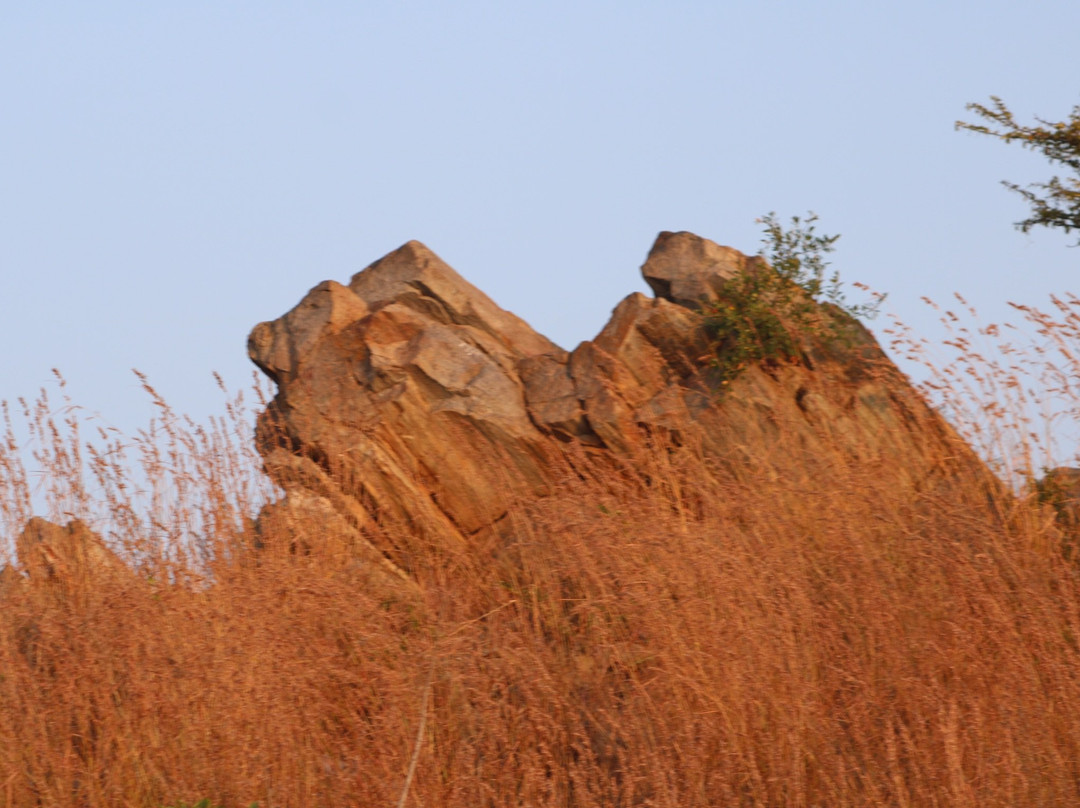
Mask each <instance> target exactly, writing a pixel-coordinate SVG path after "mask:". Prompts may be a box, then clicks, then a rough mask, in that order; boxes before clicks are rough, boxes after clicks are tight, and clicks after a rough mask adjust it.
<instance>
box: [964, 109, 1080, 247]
mask: <svg viewBox="0 0 1080 808" xmlns="http://www.w3.org/2000/svg"><path fill="white" fill-rule="evenodd" d="M967 109H968V110H970V111H971V112H974V113H975V114H976V115H977V116H978V117H979V118H981V119H982V121H983V123H968V122H965V121H957V122H956V128H957V129H966V130H967V131H969V132H978V133H979V134H982V135H990V136H991V137H996V138H999V139H1001V140H1003V141H1005V142H1006V143H1019V144H1020V145H1021V146H1023V147H1024V148H1026V149H1031V150H1032V151H1035V152H1039V153H1041V154H1042V155H1043V156H1044V157H1046V158H1047V159H1048V160H1049V161H1050V162H1051V164H1053V165H1057V166H1062V167H1064V168H1066V169H1068V171H1069V174H1071V176H1070V175H1069V174H1066V175H1065V176H1063V177H1059V176H1054V177H1051V178H1050V180H1049V181H1048V182H1036V183H1031V184H1030V185H1028V186H1027V187H1021V186H1020V185H1018V184H1016V183H1013V182H1009V181H1007V180H1002V185H1004V186H1005V187H1006V188H1008V189H1009V190H1011V191H1015V192H1016V193H1018V194H1020V195H1021V196H1022V197H1024V199H1025V200H1027V202H1028V203H1029V204H1030V205H1031V215H1030V216H1028V218H1026V219H1024V220H1023V221H1020V222H1017V223H1016V226H1017V228H1018V229H1020V230H1021V231H1022V232H1024V233H1027V232H1028V231H1029V230H1031V229H1032V228H1033V227H1050V228H1060V229H1061V230H1064V231H1065V233H1071V232H1072V231H1073V230H1080V106H1075V107H1073V110H1072V113H1071V114H1070V115H1069V117H1068V119H1066V120H1064V121H1046V120H1043V119H1042V118H1036V119H1035V120H1036V121H1037V122H1038V123H1039V124H1040V125H1038V126H1023V125H1021V124H1019V123H1017V121H1016V118H1015V116H1014V115H1013V113H1012V111H1011V110H1010V109H1009V108H1008V107H1007V106H1006V105H1005V102H1003V101H1002V100H1001V99H1000V98H998V97H997V96H991V97H990V104H989V106H985V105H983V104H968V105H967ZM1077 244H1080V239H1078V240H1077Z"/></svg>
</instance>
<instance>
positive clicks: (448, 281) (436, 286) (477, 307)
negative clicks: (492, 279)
mask: <svg viewBox="0 0 1080 808" xmlns="http://www.w3.org/2000/svg"><path fill="white" fill-rule="evenodd" d="M349 288H350V289H352V291H353V292H354V293H355V294H356V295H358V296H359V297H360V298H361V299H362V300H363V301H364V302H365V303H367V305H368V306H370V307H371V309H373V310H374V309H379V308H382V307H384V306H387V305H389V304H391V303H400V304H402V305H405V306H407V307H408V308H411V309H413V310H415V311H418V312H420V313H421V314H424V315H426V316H428V317H430V318H432V319H433V320H435V321H437V322H440V323H442V324H444V325H460V326H471V327H473V328H477V329H479V330H481V331H484V332H486V333H488V334H490V335H491V336H493V337H496V338H497V339H498V340H499V341H500V342H502V343H503V344H504V345H505V346H506V347H508V348H510V349H511V350H512V351H513V352H514V353H516V354H518V355H520V356H532V355H533V354H537V353H546V352H547V351H551V350H557V346H556V345H555V344H554V343H552V342H551V341H550V340H548V339H547V338H545V337H543V336H541V335H540V334H537V333H536V332H535V331H533V329H532V328H531V327H530V326H529V325H528V323H526V322H525V321H524V320H522V319H521V318H519V317H517V316H515V315H513V314H511V313H510V312H508V311H504V310H503V309H501V308H499V307H498V306H497V305H495V303H494V302H493V301H492V300H491V298H489V297H488V296H487V295H485V294H484V293H483V292H481V291H480V290H479V289H477V288H476V287H475V286H473V285H472V284H471V283H469V282H468V281H467V280H465V279H464V278H463V277H461V276H460V275H459V274H458V273H457V272H455V271H454V270H453V269H451V268H450V266H449V265H448V264H446V263H445V262H444V261H443V260H442V259H441V258H439V256H437V255H436V254H435V253H433V252H432V251H431V250H429V249H428V248H427V247H425V246H424V245H423V244H421V243H420V242H419V241H410V242H408V243H407V244H405V245H404V246H402V247H399V248H398V249H396V250H394V251H393V252H392V253H390V254H389V255H386V256H384V257H382V258H380V259H379V260H378V261H376V262H375V263H374V264H372V265H371V266H369V267H367V268H366V269H364V270H361V271H360V272H358V273H356V274H355V275H354V276H353V278H352V281H350V282H349Z"/></svg>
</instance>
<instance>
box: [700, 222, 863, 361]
mask: <svg viewBox="0 0 1080 808" xmlns="http://www.w3.org/2000/svg"><path fill="white" fill-rule="evenodd" d="M817 218H818V217H817V216H816V215H815V214H814V213H810V214H808V215H807V217H806V218H805V219H800V218H799V217H798V216H793V217H792V219H791V228H790V229H785V228H784V227H783V226H782V225H781V224H780V222H779V221H777V219H776V214H775V213H769V214H767V215H766V216H763V217H762V218H760V219H758V222H759V223H761V224H763V225H764V234H765V235H764V237H763V238H762V243H763V245H764V246H763V248H762V250H761V255H762V257H764V258H765V259H766V260H767V261H768V263H769V265H770V266H771V267H772V271H771V272H770V271H769V270H768V269H765V268H759V269H757V270H755V271H748V272H744V273H742V274H741V275H739V276H738V277H737V278H734V279H732V280H731V281H730V282H729V283H728V284H727V285H725V287H724V289H723V292H722V293H721V298H720V300H718V301H717V302H716V303H715V304H714V305H713V307H712V308H711V309H710V310H709V311H708V316H707V321H706V325H707V328H708V331H709V335H710V337H712V339H713V340H714V341H715V348H716V365H717V367H718V369H719V370H720V372H721V375H722V376H723V377H725V378H730V377H731V376H733V375H735V374H736V373H738V372H739V371H740V370H742V369H743V368H744V367H746V366H747V365H749V364H751V363H754V362H773V363H775V362H779V361H783V360H791V359H796V358H798V356H799V354H800V347H799V346H800V342H801V340H802V339H803V338H806V337H816V338H819V339H822V338H824V339H830V340H835V339H844V338H845V335H846V333H847V329H846V328H845V326H848V325H850V320H851V319H852V318H855V319H857V318H860V317H865V318H872V317H874V316H875V315H876V314H877V310H878V307H879V306H880V304H881V302H882V300H883V299H884V295H877V296H875V298H874V300H873V302H872V303H868V304H850V303H848V302H847V301H846V299H845V297H844V294H843V292H842V291H841V288H840V276H839V274H838V273H836V272H833V273H832V274H826V270H827V267H828V262H827V261H826V260H825V256H826V255H827V254H828V253H831V252H832V251H833V249H834V246H833V245H834V244H835V243H836V241H837V240H838V239H839V238H840V236H838V235H837V236H822V235H818V234H817V233H816V232H815V229H814V223H815V222H816V221H817ZM820 304H826V306H825V307H824V308H823V307H822V305H820Z"/></svg>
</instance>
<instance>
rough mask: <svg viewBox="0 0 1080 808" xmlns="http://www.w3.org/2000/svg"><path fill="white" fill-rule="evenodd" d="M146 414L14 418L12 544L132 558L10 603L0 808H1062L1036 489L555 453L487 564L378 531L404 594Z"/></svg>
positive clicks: (234, 433) (36, 412)
mask: <svg viewBox="0 0 1080 808" xmlns="http://www.w3.org/2000/svg"><path fill="white" fill-rule="evenodd" d="M970 353H971V352H969V353H968V358H969V360H970V361H972V362H974V361H976V360H972V359H971V356H970ZM988 372H992V369H991V371H988ZM946 376H947V374H946ZM941 383H944V384H947V383H948V380H947V378H946V379H945V380H944V381H943V382H941ZM960 400H961V398H959V397H958V398H957V399H956V401H960ZM161 407H162V417H161V419H160V420H159V422H158V424H157V425H156V426H155V427H154V428H153V429H152V430H148V431H147V432H146V433H144V434H142V435H140V436H136V437H135V438H133V439H126V438H123V437H114V436H111V435H109V434H104V435H101V436H99V437H100V439H99V440H97V441H96V443H95V445H97V446H98V447H99V448H98V449H97V450H96V451H93V452H92V451H89V450H88V449H87V448H86V439H87V437H88V436H87V435H86V434H85V433H86V431H87V428H88V426H87V424H85V423H82V422H80V421H79V419H78V413H77V411H73V410H71V409H70V408H66V407H61V408H56V407H55V406H54V405H52V404H50V403H49V402H47V401H41V402H39V403H38V405H37V406H36V407H35V406H33V405H31V406H30V407H28V408H27V411H28V416H29V419H30V422H31V424H32V425H33V431H34V436H35V439H36V446H37V447H38V450H39V457H38V460H37V461H35V462H38V463H40V465H41V466H42V467H43V468H44V469H45V477H44V478H38V477H36V476H33V475H28V474H27V472H26V471H25V470H24V468H23V466H22V465H21V464H20V457H21V455H20V454H19V452H18V447H17V446H16V445H15V444H14V440H13V439H10V438H9V441H8V442H7V444H6V445H5V446H4V447H3V448H2V449H0V518H2V527H3V531H4V536H5V537H10V538H13V537H14V536H16V535H17V534H18V533H19V531H20V530H21V529H22V526H23V524H24V523H25V520H26V519H27V518H28V517H29V516H30V515H31V513H30V512H31V510H32V508H31V503H32V502H33V503H35V504H37V505H38V506H39V507H38V509H39V510H40V509H41V508H42V507H44V508H45V509H46V510H48V511H50V513H48V514H46V515H49V516H50V517H51V518H53V519H54V520H56V521H60V522H63V521H66V520H67V519H70V518H72V517H79V518H83V519H85V520H87V521H88V522H89V523H91V524H92V525H93V526H94V527H95V528H97V529H99V530H101V531H102V533H103V535H104V536H105V538H106V540H107V542H108V543H109V544H110V546H111V547H113V548H114V549H115V550H116V551H117V552H118V553H119V554H120V555H121V556H122V557H123V558H124V560H125V562H126V564H127V567H125V568H124V569H121V570H113V571H111V572H110V573H109V574H108V575H104V574H97V575H91V574H88V573H80V572H79V571H78V570H72V569H63V568H60V567H56V568H53V575H52V578H51V579H50V580H49V581H47V582H45V583H39V584H37V585H28V584H27V583H25V582H22V583H19V582H11V583H9V585H8V587H7V593H6V595H4V599H3V602H2V605H0V739H2V742H0V805H2V806H31V805H43V806H69V805H70V806H160V805H166V804H176V803H178V802H180V801H186V802H194V801H196V800H198V799H202V798H208V799H210V800H212V801H214V802H215V803H219V804H222V805H225V806H229V807H230V808H231V807H232V806H246V805H248V804H249V803H251V802H253V801H258V802H259V804H260V805H262V806H317V805H323V806H341V805H365V806H366V805H372V806H374V805H385V806H392V805H409V806H484V805H490V806H512V805H522V806H525V805H535V806H541V805H544V806H546V805H565V806H570V805H573V806H630V805H653V806H672V807H673V808H674V807H675V806H678V808H686V807H687V806H718V805H733V806H830V807H832V806H867V805H882V806H920V807H921V806H945V805H948V806H962V805H970V806H980V808H982V807H983V806H1010V807H1011V806H1022V805H1039V806H1055V805H1061V806H1066V805H1076V804H1078V803H1080V645H1078V638H1080V578H1078V575H1077V567H1076V565H1075V563H1074V562H1073V561H1070V560H1069V558H1068V553H1067V552H1065V551H1063V548H1067V547H1068V546H1069V537H1068V535H1067V534H1066V532H1065V531H1066V530H1067V528H1065V527H1062V526H1061V525H1060V524H1058V520H1056V519H1055V512H1054V510H1053V508H1052V506H1051V505H1048V504H1045V503H1040V502H1039V501H1038V498H1037V497H1035V496H1034V495H1026V494H1024V493H1023V492H1022V493H1021V494H1020V495H1013V494H1010V493H1007V492H1005V490H1004V489H1002V491H1001V492H999V493H997V494H994V495H993V501H991V502H988V501H987V496H988V495H987V492H986V489H985V486H984V485H983V484H982V483H981V482H979V481H978V480H972V481H971V483H970V485H968V486H966V487H961V488H960V490H959V492H957V491H953V492H951V494H950V496H949V497H948V498H943V497H942V495H940V494H938V493H935V491H933V490H926V491H922V492H920V493H918V494H914V495H911V494H905V495H898V494H897V493H896V492H895V491H894V490H893V489H892V488H891V487H890V486H889V484H888V478H887V476H886V475H883V474H881V472H880V469H879V468H877V467H874V466H870V465H867V464H864V463H863V462H862V461H860V460H858V459H857V458H851V457H848V456H841V455H839V454H838V455H837V456H835V457H829V458H822V463H823V467H826V468H827V469H828V473H827V474H821V475H819V476H818V477H816V478H815V479H780V478H778V477H777V475H776V474H774V473H772V472H769V471H767V470H766V469H764V468H763V469H760V470H759V469H755V468H754V467H753V466H747V467H745V468H742V469H739V470H737V471H726V472H725V471H723V470H720V469H714V470H713V473H712V474H711V475H702V474H701V468H702V461H701V458H700V457H699V455H698V453H697V452H696V450H695V447H694V442H693V440H692V438H691V436H690V433H687V434H686V435H684V436H683V443H682V445H681V446H679V447H674V446H666V445H660V444H658V445H656V446H654V447H652V448H651V449H650V450H648V451H645V452H643V453H642V454H641V455H639V456H636V457H633V458H631V459H630V460H629V461H627V462H626V463H625V464H624V465H621V466H613V465H609V466H607V467H606V468H604V469H599V468H596V467H592V466H589V465H588V464H585V463H583V462H582V459H581V458H579V457H574V456H568V458H567V467H566V474H565V478H564V480H563V483H562V485H561V487H560V490H559V492H558V494H557V496H553V497H550V498H547V499H541V500H534V501H527V502H515V501H510V500H508V502H507V507H508V515H507V517H506V519H505V520H504V523H503V529H502V531H501V532H502V538H501V539H497V538H495V537H491V538H488V539H477V541H476V542H475V544H474V546H471V547H467V548H457V549H448V548H446V547H441V546H429V545H426V544H425V543H423V542H422V541H420V540H418V539H416V538H415V535H414V534H413V533H412V532H410V531H409V530H408V529H407V528H406V527H405V526H400V525H393V524H384V525H381V526H379V527H378V528H374V527H372V528H370V530H371V531H374V532H378V531H383V532H385V533H387V534H389V535H388V536H385V537H383V538H384V539H385V540H384V541H381V542H379V543H380V544H381V545H382V546H395V547H401V548H406V549H405V551H404V552H403V556H402V558H400V559H397V560H398V561H399V564H400V565H401V566H404V567H405V568H406V569H407V571H408V573H409V574H410V576H411V579H412V581H413V582H414V583H415V586H413V585H411V584H408V585H407V584H404V583H394V582H392V581H390V580H388V579H387V578H385V577H379V576H374V575H372V574H371V573H370V571H369V570H368V569H367V568H365V567H361V566H358V565H356V564H355V563H353V562H352V561H351V559H349V558H348V557H345V556H343V555H340V554H336V553H335V552H334V551H332V550H329V549H320V548H319V547H306V548H305V547H297V546H296V544H295V543H294V542H292V541H290V537H289V536H287V535H275V534H274V533H273V532H272V531H270V532H267V530H264V531H263V532H262V533H261V534H259V535H256V532H255V527H254V524H253V522H252V521H251V519H250V517H251V516H252V515H254V514H255V513H256V512H257V510H258V507H259V506H260V505H261V504H262V503H263V502H265V501H266V499H267V498H268V497H271V496H272V495H273V492H272V491H270V490H268V488H267V484H266V483H265V482H264V481H263V480H261V479H260V477H259V475H258V472H257V467H258V461H257V458H256V457H255V456H254V454H253V450H252V449H251V448H250V445H251V441H250V438H249V437H248V434H247V431H246V426H245V425H246V423H247V415H246V413H245V411H244V409H243V406H242V403H241V402H236V403H234V404H233V405H231V406H230V408H229V412H228V413H227V415H226V416H225V417H224V418H223V419H222V420H221V421H219V422H216V423H215V424H213V425H212V426H211V427H209V428H206V429H200V428H198V427H196V426H195V425H193V424H189V423H186V422H185V421H184V420H183V419H182V418H178V417H176V416H175V415H173V414H172V413H170V412H169V411H168V409H167V407H165V405H164V402H161ZM959 408H960V405H959V404H957V405H956V406H955V407H954V410H959ZM54 413H59V414H58V415H54ZM979 417H980V418H984V417H988V416H986V412H985V410H984V411H983V412H982V413H981V414H980V415H979ZM1003 418H1004V416H1003ZM1006 420H1007V419H1006ZM999 422H1000V423H1005V421H999ZM1006 425H1007V424H1006ZM961 426H962V427H963V426H964V425H963V424H961ZM980 428H984V427H983V426H982V425H980ZM1010 428H1011V427H1010ZM1009 434H1011V435H1013V436H1014V437H1015V436H1016V434H1017V433H1016V431H1015V429H1014V430H1013V431H1012V432H1010V433H1009ZM781 442H782V436H781ZM132 468H141V469H142V470H141V471H137V472H133V471H131V469H132ZM35 489H36V493H35V492H34V490H35ZM65 514H66V515H65Z"/></svg>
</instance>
